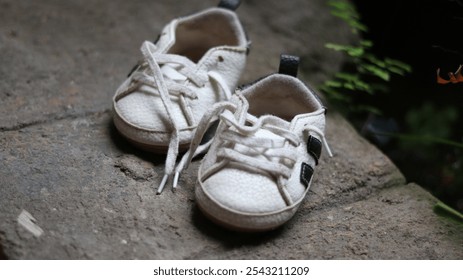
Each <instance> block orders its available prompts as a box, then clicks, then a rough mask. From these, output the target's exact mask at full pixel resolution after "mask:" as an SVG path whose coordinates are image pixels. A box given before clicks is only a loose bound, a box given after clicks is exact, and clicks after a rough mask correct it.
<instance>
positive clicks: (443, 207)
mask: <svg viewBox="0 0 463 280" xmlns="http://www.w3.org/2000/svg"><path fill="white" fill-rule="evenodd" d="M433 210H434V213H436V214H437V215H439V216H443V217H447V218H451V219H454V220H456V221H458V222H460V223H463V214H461V213H460V212H458V211H457V210H455V209H453V208H452V207H450V206H448V205H447V204H445V203H443V202H442V201H437V203H436V205H434V209H433Z"/></svg>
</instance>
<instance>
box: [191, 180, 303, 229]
mask: <svg viewBox="0 0 463 280" xmlns="http://www.w3.org/2000/svg"><path fill="white" fill-rule="evenodd" d="M195 195H196V202H197V204H198V207H199V209H200V210H201V211H202V212H203V213H204V215H205V216H206V217H208V218H209V219H210V220H212V221H213V222H215V223H216V224H219V225H221V226H223V227H225V228H228V229H231V230H234V231H240V232H262V231H269V230H273V229H275V228H278V227H280V226H281V225H283V224H284V223H286V222H287V221H288V220H290V219H291V218H292V217H293V216H294V214H295V213H296V211H297V209H298V208H299V205H300V203H297V204H294V205H292V206H290V207H286V208H284V209H282V210H279V211H275V212H269V213H245V212H239V211H236V210H234V209H230V208H228V207H226V206H224V205H222V204H220V203H219V202H217V201H216V200H214V199H213V198H211V197H210V196H209V195H208V194H207V193H206V192H205V191H204V189H203V186H202V183H201V182H198V183H197V186H196V188H195Z"/></svg>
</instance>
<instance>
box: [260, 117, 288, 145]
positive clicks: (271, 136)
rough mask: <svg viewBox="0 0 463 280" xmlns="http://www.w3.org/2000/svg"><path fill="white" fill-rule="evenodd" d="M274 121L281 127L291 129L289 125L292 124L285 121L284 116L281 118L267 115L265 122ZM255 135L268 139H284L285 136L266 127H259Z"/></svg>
mask: <svg viewBox="0 0 463 280" xmlns="http://www.w3.org/2000/svg"><path fill="white" fill-rule="evenodd" d="M261 118H262V117H261ZM270 121H271V122H273V123H277V124H278V125H277V126H279V127H281V128H284V129H289V126H290V123H289V122H287V121H285V120H284V119H282V118H279V117H277V116H265V121H264V122H265V123H268V122H270ZM254 137H256V138H267V139H276V140H282V139H283V137H281V136H279V135H277V134H275V133H273V132H271V131H269V130H267V129H265V128H261V129H259V130H258V131H257V132H256V133H255V134H254Z"/></svg>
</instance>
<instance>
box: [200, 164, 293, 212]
mask: <svg viewBox="0 0 463 280" xmlns="http://www.w3.org/2000/svg"><path fill="white" fill-rule="evenodd" d="M203 188H204V191H205V192H206V193H207V194H208V195H209V196H210V197H211V198H212V199H213V200H215V201H216V202H217V203H218V204H220V205H222V206H223V207H226V208H228V209H231V210H233V211H236V212H241V213H247V214H265V213H270V212H275V211H278V210H281V209H284V208H285V207H286V203H285V201H284V200H283V198H282V195H281V194H280V191H279V189H278V186H277V185H276V184H275V182H274V180H273V178H271V177H269V176H266V175H263V174H258V173H254V172H249V171H246V170H242V169H239V168H226V169H223V170H221V171H220V172H218V173H216V174H214V175H212V176H211V177H209V178H208V179H207V180H206V181H205V182H204V183H203Z"/></svg>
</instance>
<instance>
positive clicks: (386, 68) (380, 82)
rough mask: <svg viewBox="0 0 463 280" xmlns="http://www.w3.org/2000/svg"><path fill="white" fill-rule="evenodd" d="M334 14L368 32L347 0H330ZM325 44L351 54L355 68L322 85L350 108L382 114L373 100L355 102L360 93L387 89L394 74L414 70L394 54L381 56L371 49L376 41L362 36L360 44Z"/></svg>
mask: <svg viewBox="0 0 463 280" xmlns="http://www.w3.org/2000/svg"><path fill="white" fill-rule="evenodd" d="M328 5H329V6H330V7H331V8H332V10H331V14H332V15H333V16H336V17H338V18H341V19H342V20H344V21H345V22H346V23H347V24H348V25H349V26H350V27H351V31H352V32H353V33H355V34H358V33H361V32H367V31H368V28H367V27H366V26H365V25H364V24H363V23H362V22H361V21H360V15H359V14H358V12H357V10H356V8H355V6H354V5H352V4H351V3H350V2H347V1H345V0H330V1H329V2H328ZM325 47H327V48H329V49H332V50H334V51H337V52H343V53H345V54H346V55H347V57H348V64H349V65H350V66H351V69H352V71H349V72H341V73H337V74H335V75H334V77H333V79H331V80H327V81H325V83H324V84H323V85H322V86H321V87H320V89H321V90H322V91H323V92H324V93H325V95H326V97H327V98H328V99H329V100H330V101H331V102H332V103H334V105H338V107H340V108H344V109H347V111H367V112H371V113H374V114H380V113H381V112H380V110H379V109H378V108H375V107H374V106H371V105H369V104H354V102H353V101H352V100H353V97H354V96H355V95H356V94H368V95H375V94H376V93H378V92H385V91H386V90H387V82H389V81H390V79H391V76H393V75H401V76H403V75H405V74H407V73H410V72H411V70H412V69H411V67H410V65H408V64H406V63H404V62H402V61H399V60H395V59H391V58H384V59H381V58H378V57H377V56H376V55H374V54H373V53H372V52H371V51H370V50H371V48H372V47H373V42H371V41H369V40H364V39H362V40H360V42H359V44H358V45H355V46H353V45H340V44H335V43H327V44H326V45H325Z"/></svg>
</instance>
